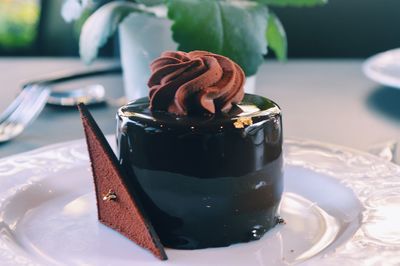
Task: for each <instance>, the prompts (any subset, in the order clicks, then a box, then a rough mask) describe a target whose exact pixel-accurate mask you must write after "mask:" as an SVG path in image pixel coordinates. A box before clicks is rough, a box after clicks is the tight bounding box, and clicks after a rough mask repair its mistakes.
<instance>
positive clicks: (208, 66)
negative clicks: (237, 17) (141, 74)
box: [148, 51, 245, 115]
mask: <svg viewBox="0 0 400 266" xmlns="http://www.w3.org/2000/svg"><path fill="white" fill-rule="evenodd" d="M151 72H152V75H151V77H150V79H149V82H148V86H149V88H150V93H149V97H150V109H151V110H161V111H168V112H171V113H175V114H177V115H187V114H204V113H206V114H207V113H216V112H219V111H221V112H228V111H229V110H230V109H231V108H232V105H233V104H237V103H239V102H240V101H241V100H242V99H243V96H244V89H243V84H244V80H245V75H244V72H243V70H242V69H241V68H240V67H239V66H238V65H237V64H236V63H234V62H233V61H232V60H230V59H228V58H226V57H224V56H221V55H217V54H212V53H209V52H204V51H193V52H190V53H185V52H170V51H168V52H164V53H163V54H162V55H161V57H160V58H158V59H156V60H154V61H153V63H152V64H151Z"/></svg>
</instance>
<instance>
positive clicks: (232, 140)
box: [118, 95, 283, 249]
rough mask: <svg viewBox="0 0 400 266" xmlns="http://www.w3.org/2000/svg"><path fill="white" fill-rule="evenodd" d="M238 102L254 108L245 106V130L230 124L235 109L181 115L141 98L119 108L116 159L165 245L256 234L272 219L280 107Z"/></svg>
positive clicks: (279, 185)
mask: <svg viewBox="0 0 400 266" xmlns="http://www.w3.org/2000/svg"><path fill="white" fill-rule="evenodd" d="M241 105H242V106H252V105H253V106H255V107H254V108H245V109H246V110H247V113H246V118H249V119H251V121H252V124H246V125H243V128H237V127H236V126H235V125H234V123H235V121H236V120H238V119H242V116H240V115H241V114H242V113H243V111H242V109H241V108H240V107H238V108H237V109H235V110H233V112H231V113H229V114H222V113H220V114H216V115H214V116H209V117H192V116H185V117H178V116H176V115H173V114H170V113H167V112H151V111H150V110H149V109H148V106H149V103H148V100H146V99H141V100H139V101H136V102H133V103H131V104H129V105H128V106H125V107H122V108H121V109H120V110H119V114H120V115H119V119H118V123H119V124H118V146H119V147H118V152H119V158H120V163H121V165H122V166H123V167H124V168H125V169H126V170H127V171H128V173H129V175H130V177H131V180H128V182H130V187H131V190H134V189H136V190H137V193H139V194H140V198H141V199H142V201H143V204H144V205H145V210H146V211H147V213H148V215H149V216H150V220H151V221H152V222H153V225H154V227H155V230H156V231H157V233H158V235H159V236H160V239H161V241H162V242H163V244H164V245H166V246H168V247H173V248H181V249H195V248H206V247H218V246H228V245H230V244H232V243H238V242H248V241H250V240H256V239H259V238H260V237H261V236H262V235H263V234H264V233H265V232H266V231H267V230H269V229H270V228H271V227H273V226H274V225H275V224H276V217H275V216H276V210H277V208H278V205H279V202H280V198H281V194H282V191H283V180H282V178H283V173H282V158H283V157H282V128H281V117H280V112H276V110H277V108H278V107H277V106H276V105H275V104H274V103H273V102H271V101H269V100H267V99H265V98H263V97H260V96H254V95H246V96H245V98H244V101H243V102H242V104H241ZM249 110H254V111H255V113H251V112H249ZM267 110H271V112H269V113H268V114H267V115H265V114H266V112H263V111H267ZM132 114H133V115H132ZM136 114H137V115H136ZM143 114H144V115H143ZM145 116H148V117H149V118H150V119H144V117H145ZM260 184H262V185H261V186H260Z"/></svg>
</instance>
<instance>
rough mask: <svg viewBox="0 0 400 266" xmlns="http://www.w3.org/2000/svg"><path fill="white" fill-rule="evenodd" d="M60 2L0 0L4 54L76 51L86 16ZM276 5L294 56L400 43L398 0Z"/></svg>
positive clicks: (342, 54) (361, 52) (348, 53)
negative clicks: (64, 10) (69, 15)
mask: <svg viewBox="0 0 400 266" xmlns="http://www.w3.org/2000/svg"><path fill="white" fill-rule="evenodd" d="M104 2H106V1H104ZM62 3H63V1H62V0H0V56H68V57H71V56H72V57H75V56H76V57H77V56H78V39H79V37H78V32H79V29H80V27H81V25H82V20H83V19H84V18H83V19H82V20H81V21H77V22H72V23H66V22H65V21H64V19H63V18H62V17H61V12H60V10H61V6H62ZM274 11H275V12H276V13H277V15H278V16H279V17H280V19H281V21H282V23H283V25H284V27H285V29H286V33H287V37H288V43H289V57H290V58H365V57H368V56H371V55H373V54H375V53H378V52H381V51H385V50H389V49H392V48H397V47H400V27H398V25H400V1H399V0H330V1H329V2H328V4H327V5H325V6H320V7H314V8H304V9H303V10H302V11H301V12H299V11H298V9H296V8H274ZM83 17H85V16H83ZM117 39H118V38H114V39H113V40H111V41H110V42H109V44H108V45H107V46H106V47H104V48H103V49H102V52H101V55H102V56H113V55H115V54H117V53H118V51H116V50H117V49H114V48H117V47H118V45H116V40H117ZM316 47H318V49H317V48H316Z"/></svg>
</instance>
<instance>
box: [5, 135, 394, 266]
mask: <svg viewBox="0 0 400 266" xmlns="http://www.w3.org/2000/svg"><path fill="white" fill-rule="evenodd" d="M285 161H286V166H285V193H284V197H283V201H282V205H281V209H280V214H281V216H282V217H283V218H284V219H285V221H286V224H285V225H278V226H276V227H275V228H274V229H273V230H271V231H270V232H268V233H267V234H266V235H265V236H264V237H263V238H262V239H261V240H259V241H254V242H251V243H247V244H237V245H233V246H230V247H227V248H212V249H203V250H194V251H182V250H172V249H167V254H168V256H169V260H168V261H165V262H161V261H158V260H157V259H156V258H154V257H153V256H152V255H151V254H150V253H148V252H147V251H145V250H143V249H141V248H139V247H138V246H136V245H135V244H134V243H132V242H130V241H129V240H127V239H125V238H124V237H122V236H121V235H119V234H118V233H116V232H114V231H112V230H110V229H108V228H107V227H105V226H103V225H101V224H99V222H98V221H97V217H96V208H95V198H94V192H93V185H92V179H91V174H90V170H89V162H88V159H87V153H86V147H85V144H84V141H83V140H80V141H74V142H68V143H62V144H58V145H54V146H49V147H45V148H42V149H39V150H36V151H33V152H30V153H25V154H21V155H18V156H13V157H9V158H6V159H3V160H1V161H0V265H36V264H37V265H141V266H142V265H143V266H146V265H148V266H156V265H164V266H165V265H168V266H178V265H182V266H183V265H185V266H186V265H195V266H196V265H222V266H223V265H226V266H228V265H229V266H231V265H252V266H253V265H255V266H259V265H293V264H297V263H299V264H303V265H399V264H400V256H399V254H400V226H399V225H400V212H399V208H400V168H399V167H398V166H395V165H393V164H390V163H387V162H385V161H383V160H381V159H379V158H377V157H374V156H372V155H368V154H364V153H360V152H356V151H352V150H349V149H344V148H338V147H335V146H330V145H326V144H321V143H317V142H310V141H300V140H288V141H287V142H286V144H285Z"/></svg>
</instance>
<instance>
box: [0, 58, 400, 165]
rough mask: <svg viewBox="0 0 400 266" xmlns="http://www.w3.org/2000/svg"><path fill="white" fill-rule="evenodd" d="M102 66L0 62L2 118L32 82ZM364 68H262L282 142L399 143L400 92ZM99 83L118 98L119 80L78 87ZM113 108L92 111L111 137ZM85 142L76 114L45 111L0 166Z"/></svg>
mask: <svg viewBox="0 0 400 266" xmlns="http://www.w3.org/2000/svg"><path fill="white" fill-rule="evenodd" d="M115 63H116V62H115V61H108V60H102V61H99V62H96V64H95V65H94V66H91V67H87V66H84V65H83V63H81V62H80V61H79V60H78V59H69V58H63V59H61V58H0V73H1V75H0V85H1V89H0V92H1V97H0V110H1V111H2V110H4V109H5V108H6V106H7V104H9V103H10V102H11V101H12V99H13V98H14V97H15V96H16V95H17V93H18V92H19V90H20V88H21V85H22V84H23V83H24V82H26V81H29V80H32V79H38V78H45V77H48V76H54V75H57V74H59V73H63V72H65V73H68V72H76V71H80V70H87V69H88V68H97V67H104V66H107V65H114V64H115ZM361 65H362V61H361V60H290V61H289V62H287V63H278V62H275V61H267V62H266V63H265V64H264V65H263V66H262V67H261V68H260V70H259V72H258V75H257V84H256V93H257V94H260V95H263V96H266V97H268V98H270V99H273V100H274V101H276V102H277V103H278V104H279V105H280V106H281V108H282V110H283V119H284V120H283V122H284V135H285V137H290V138H293V137H295V138H306V139H313V140H319V141H323V142H329V143H334V144H339V145H342V146H348V147H352V148H355V149H359V150H368V149H369V148H370V147H371V146H373V145H375V144H378V143H382V142H385V141H390V140H400V90H398V89H393V88H388V87H382V86H380V85H378V84H376V83H374V82H372V81H370V80H368V79H367V78H366V77H365V76H364V75H363V73H362V71H361ZM93 82H98V83H102V84H103V85H104V86H105V88H106V92H107V93H106V95H107V97H108V98H110V99H117V98H119V97H121V96H123V83H122V78H121V76H118V75H114V76H109V77H98V78H91V79H88V80H85V81H81V82H78V83H71V84H66V85H65V87H66V88H67V87H68V86H69V87H76V86H81V85H84V84H86V83H88V84H90V83H93ZM117 108H118V104H117V103H115V101H112V103H111V104H109V105H106V106H97V107H92V108H91V111H92V114H93V116H94V117H95V119H96V121H97V122H98V124H99V126H100V127H101V129H102V130H103V132H104V133H105V134H112V133H114V131H115V113H116V110H117ZM78 138H83V130H82V126H81V123H80V118H79V114H78V112H77V110H76V109H74V108H57V107H51V106H47V107H46V108H45V109H44V110H43V112H42V113H41V114H40V116H39V117H38V119H37V120H36V121H35V122H34V123H33V124H32V125H31V126H30V127H29V128H27V129H26V131H24V132H23V133H22V134H21V135H20V136H19V137H17V138H16V139H14V140H13V141H11V142H8V143H4V144H0V158H2V157H5V156H9V155H12V154H16V153H19V152H24V151H29V150H32V149H35V148H39V147H42V146H44V145H48V144H53V143H57V142H61V141H68V140H73V139H78Z"/></svg>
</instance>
